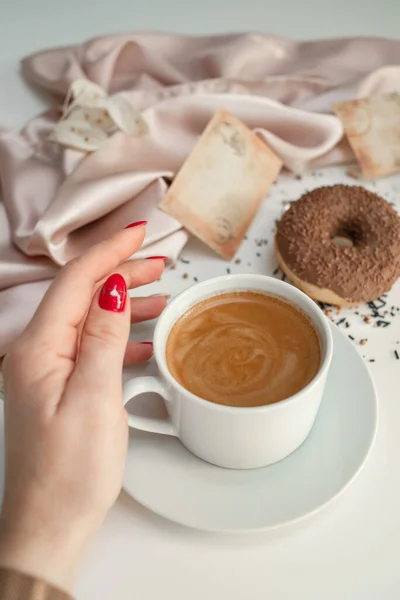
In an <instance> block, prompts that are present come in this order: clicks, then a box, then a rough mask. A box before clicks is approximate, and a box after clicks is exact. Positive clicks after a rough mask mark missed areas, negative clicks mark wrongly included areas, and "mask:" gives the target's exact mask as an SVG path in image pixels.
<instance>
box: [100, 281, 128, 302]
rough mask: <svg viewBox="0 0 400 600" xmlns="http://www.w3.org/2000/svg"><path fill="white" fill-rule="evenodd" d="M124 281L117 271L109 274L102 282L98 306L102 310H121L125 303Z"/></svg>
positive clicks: (125, 290)
mask: <svg viewBox="0 0 400 600" xmlns="http://www.w3.org/2000/svg"><path fill="white" fill-rule="evenodd" d="M126 295H127V289H126V283H125V279H124V278H123V277H122V275H120V274H119V273H114V275H111V276H110V277H109V278H108V279H107V281H106V282H105V283H104V284H103V287H102V288H101V291H100V296H99V306H100V308H104V310H111V311H113V312H123V310H124V308H125V303H126Z"/></svg>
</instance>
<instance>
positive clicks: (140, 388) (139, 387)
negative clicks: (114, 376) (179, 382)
mask: <svg viewBox="0 0 400 600" xmlns="http://www.w3.org/2000/svg"><path fill="white" fill-rule="evenodd" d="M148 392H153V393H155V394H159V395H160V396H161V397H162V398H163V400H164V401H166V400H167V391H166V389H165V387H164V385H163V383H162V382H161V380H160V379H159V378H158V377H137V378H136V379H131V380H130V381H127V382H126V384H125V385H124V391H123V395H122V400H123V403H124V406H125V404H127V402H129V400H132V399H133V398H135V397H136V396H139V395H140V394H145V393H148ZM128 423H129V426H130V427H133V428H134V429H140V430H141V431H150V432H151V433H161V434H163V435H174V436H178V434H177V431H176V429H175V427H174V426H173V424H172V422H171V420H170V419H169V418H168V419H156V418H152V417H142V416H139V415H132V414H131V413H128Z"/></svg>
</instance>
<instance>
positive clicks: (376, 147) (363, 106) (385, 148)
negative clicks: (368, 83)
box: [333, 93, 400, 179]
mask: <svg viewBox="0 0 400 600" xmlns="http://www.w3.org/2000/svg"><path fill="white" fill-rule="evenodd" d="M333 110H334V112H335V113H336V114H337V116H338V117H339V119H340V120H341V122H342V124H343V127H344V131H345V134H346V136H347V138H348V140H349V142H350V145H351V147H352V149H353V151H354V154H355V155H356V158H357V160H358V163H359V165H360V168H361V171H362V173H363V175H364V177H365V178H366V179H373V178H375V177H382V176H383V175H389V174H390V173H396V172H398V171H400V94H397V93H391V94H384V95H376V96H371V97H370V98H361V99H360V100H351V101H349V102H340V103H339V104H335V105H334V106H333Z"/></svg>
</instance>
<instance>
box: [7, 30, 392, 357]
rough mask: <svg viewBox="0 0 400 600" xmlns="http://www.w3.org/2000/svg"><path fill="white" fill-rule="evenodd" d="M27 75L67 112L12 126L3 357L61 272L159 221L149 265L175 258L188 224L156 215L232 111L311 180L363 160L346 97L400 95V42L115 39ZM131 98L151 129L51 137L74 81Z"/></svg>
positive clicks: (52, 58) (37, 57)
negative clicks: (95, 140) (219, 114)
mask: <svg viewBox="0 0 400 600" xmlns="http://www.w3.org/2000/svg"><path fill="white" fill-rule="evenodd" d="M22 64H23V72H24V74H25V76H26V77H27V79H28V80H29V81H31V82H32V83H33V84H34V85H35V86H36V87H39V88H41V89H42V90H45V91H47V92H48V93H49V94H50V95H51V96H52V98H53V100H54V103H55V108H53V109H51V110H49V111H47V112H46V113H44V114H42V115H40V116H38V117H36V118H34V119H33V120H32V121H31V122H30V123H29V124H28V125H27V126H26V128H25V129H24V130H23V131H22V132H20V133H16V132H12V131H8V130H6V129H0V183H1V198H2V203H0V355H2V354H4V353H5V352H6V350H7V348H8V346H9V344H10V343H11V341H12V340H13V339H14V337H15V336H16V335H17V334H18V332H19V331H20V330H21V329H22V328H23V327H24V326H25V324H26V323H27V321H28V320H29V318H30V317H31V315H32V314H33V312H34V310H35V308H36V306H37V304H38V302H39V301H40V299H41V297H42V295H43V293H44V291H45V290H46V289H47V287H48V285H49V284H50V282H51V280H52V278H53V277H54V276H55V274H56V272H57V269H58V268H59V266H60V265H63V264H65V262H67V261H68V260H70V259H71V258H73V257H74V256H77V255H78V254H80V253H81V252H83V251H84V250H85V249H86V248H87V247H89V246H90V245H92V244H94V243H96V242H97V241H99V240H101V239H104V238H105V237H107V236H108V235H109V234H111V233H112V232H113V231H116V230H117V229H120V228H122V227H124V226H125V225H126V224H127V223H129V222H131V221H135V220H140V219H147V220H148V221H149V225H148V232H147V237H146V240H145V245H144V247H143V249H142V251H141V253H140V254H139V255H138V256H146V255H149V254H163V255H168V256H169V257H170V258H171V259H172V260H174V259H176V257H177V256H178V255H179V252H180V251H181V249H182V247H183V246H184V244H185V243H186V240H187V234H186V233H185V232H184V231H183V230H182V229H181V227H180V224H179V223H178V222H177V221H175V220H174V219H172V218H171V217H169V216H168V215H166V214H164V213H162V212H161V211H160V210H158V208H157V206H158V203H159V201H160V200H161V198H162V197H163V194H164V193H165V190H166V185H167V184H166V180H168V179H169V178H171V177H172V176H173V175H174V173H176V172H177V170H178V169H179V168H180V166H181V164H182V163H183V161H184V160H185V158H186V157H187V155H188V154H189V152H190V151H191V149H192V148H193V146H194V144H195V142H196V140H197V138H198V136H199V135H200V134H201V132H202V130H203V129H204V127H205V125H206V124H207V122H208V120H209V119H210V118H211V117H212V115H213V114H214V112H215V111H216V110H218V109H219V108H222V107H223V108H225V109H227V110H228V111H230V112H232V113H233V114H235V115H236V116H237V117H239V118H240V119H242V120H243V121H244V122H245V123H246V124H247V125H248V126H249V127H251V128H252V129H254V130H255V131H256V132H257V134H258V135H259V136H261V137H262V138H263V139H264V140H265V141H266V142H267V143H268V144H269V145H270V146H271V148H273V149H274V151H275V152H277V153H278V154H279V155H280V156H281V157H282V159H283V161H284V164H285V166H286V167H287V168H288V169H291V170H292V171H294V172H302V171H304V170H306V169H309V168H312V167H313V166H315V165H324V164H334V163H338V162H343V161H346V160H349V159H352V154H351V151H350V149H349V146H348V145H347V144H346V142H345V141H344V140H343V139H342V135H343V130H342V126H341V124H340V122H339V121H338V119H337V118H336V117H334V116H332V114H329V113H330V112H331V105H332V103H333V102H334V101H335V102H336V101H341V100H346V99H349V98H353V97H356V96H360V95H361V96H365V95H369V94H371V93H379V92H382V91H393V90H399V88H400V67H399V66H397V65H399V64H400V42H398V41H392V40H383V39H367V38H361V39H343V40H327V41H319V42H295V41H292V40H287V39H282V38H277V37H273V36H268V35H264V34H261V33H248V34H231V35H222V36H208V37H191V36H178V35H168V34H156V33H144V34H122V35H112V36H105V37H101V38H97V39H94V40H90V41H88V42H86V43H84V44H82V45H80V46H71V47H66V48H56V49H50V50H45V51H41V52H38V53H36V54H34V55H32V56H29V57H27V58H25V59H24V60H23V63H22ZM77 78H89V79H91V80H92V81H94V82H96V83H98V84H100V85H101V86H102V87H104V89H105V90H106V91H108V92H109V93H110V94H111V93H115V92H124V93H125V94H126V96H127V98H128V99H129V100H130V101H131V102H132V103H134V104H135V106H136V107H137V108H139V109H140V110H141V111H143V117H144V119H145V120H146V122H147V124H148V127H149V132H148V134H147V135H145V136H143V137H129V136H126V135H125V134H123V133H117V134H115V135H114V136H112V137H111V138H109V139H108V140H107V141H106V142H105V143H104V144H103V145H102V147H101V148H100V149H99V150H98V151H96V152H94V153H92V154H90V155H85V154H83V153H80V152H77V151H72V150H63V149H62V148H61V147H59V146H57V145H56V144H54V143H50V142H49V141H48V140H47V136H48V134H49V133H50V131H51V129H52V127H53V125H54V123H55V122H56V121H57V119H58V118H59V116H60V113H59V110H57V105H59V104H60V103H61V102H62V100H63V98H64V96H65V94H66V92H67V90H68V87H69V85H70V83H71V82H72V81H74V80H75V79H77Z"/></svg>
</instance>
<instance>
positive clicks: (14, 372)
mask: <svg viewBox="0 0 400 600" xmlns="http://www.w3.org/2000/svg"><path fill="white" fill-rule="evenodd" d="M144 224H145V223H143V222H141V223H139V224H134V225H136V226H134V225H132V226H130V227H129V228H127V229H125V230H123V231H121V232H120V233H118V234H116V235H115V236H114V237H112V238H111V239H110V240H108V241H105V242H102V243H101V244H98V245H97V246H94V247H93V248H91V249H90V250H89V251H88V252H87V253H86V254H84V255H83V256H81V257H80V258H78V259H76V260H73V261H72V262H70V263H69V264H68V265H67V266H66V267H64V268H63V269H62V270H61V271H60V273H59V275H58V276H57V278H56V279H55V281H54V283H53V285H52V286H51V287H50V289H49V290H48V292H47V294H46V296H45V297H44V299H43V301H42V303H41V305H40V306H39V308H38V310H37V312H36V314H35V316H34V318H33V319H32V321H31V322H30V324H29V325H28V327H27V328H26V330H25V331H24V332H23V333H22V335H21V336H20V337H19V339H18V340H17V341H16V342H15V344H14V345H13V347H12V348H11V350H10V352H9V353H8V355H7V356H6V358H5V361H4V378H5V428H6V481H5V496H4V504H3V510H2V513H1V517H0V564H1V565H3V566H8V567H11V568H16V569H18V570H21V571H25V572H27V573H29V574H32V575H35V576H38V577H41V578H43V579H46V580H47V581H49V582H50V583H52V584H53V585H56V586H59V587H62V588H64V589H68V588H69V587H70V586H71V584H72V581H73V577H74V572H75V570H76V566H77V563H78V562H79V559H80V557H81V554H82V553H83V552H84V550H85V547H86V545H87V543H88V541H89V540H90V538H91V536H92V535H93V533H94V532H95V531H96V529H97V528H98V527H99V525H100V523H101V522H102V521H103V519H104V517H105V515H106V513H107V511H108V509H109V508H110V507H111V505H112V504H113V503H114V501H115V499H116V498H117V496H118V494H119V491H120V489H121V483H122V477H123V471H124V466H125V459H126V451H127V443H128V426H127V418H126V412H125V409H124V407H123V405H122V378H121V375H122V366H123V363H124V362H125V363H136V362H139V361H142V360H146V359H148V358H149V357H150V356H151V354H152V345H151V344H138V343H132V342H129V343H128V336H129V330H130V324H131V323H134V322H138V321H143V320H146V319H150V318H154V317H157V316H158V315H159V314H160V312H161V311H162V310H163V308H164V307H165V304H166V300H167V299H166V297H163V296H158V297H155V296H154V297H150V298H136V299H132V300H130V298H129V295H128V293H127V289H129V288H135V287H138V286H141V285H144V284H147V283H150V282H152V281H155V280H156V279H158V278H159V277H160V275H161V273H162V271H163V268H164V260H163V259H162V258H158V259H157V258H156V259H155V260H138V261H128V259H129V257H131V256H132V254H134V252H136V251H137V250H138V249H139V248H140V246H141V244H142V242H143V239H144V235H145V227H144ZM126 261H127V262H126Z"/></svg>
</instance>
